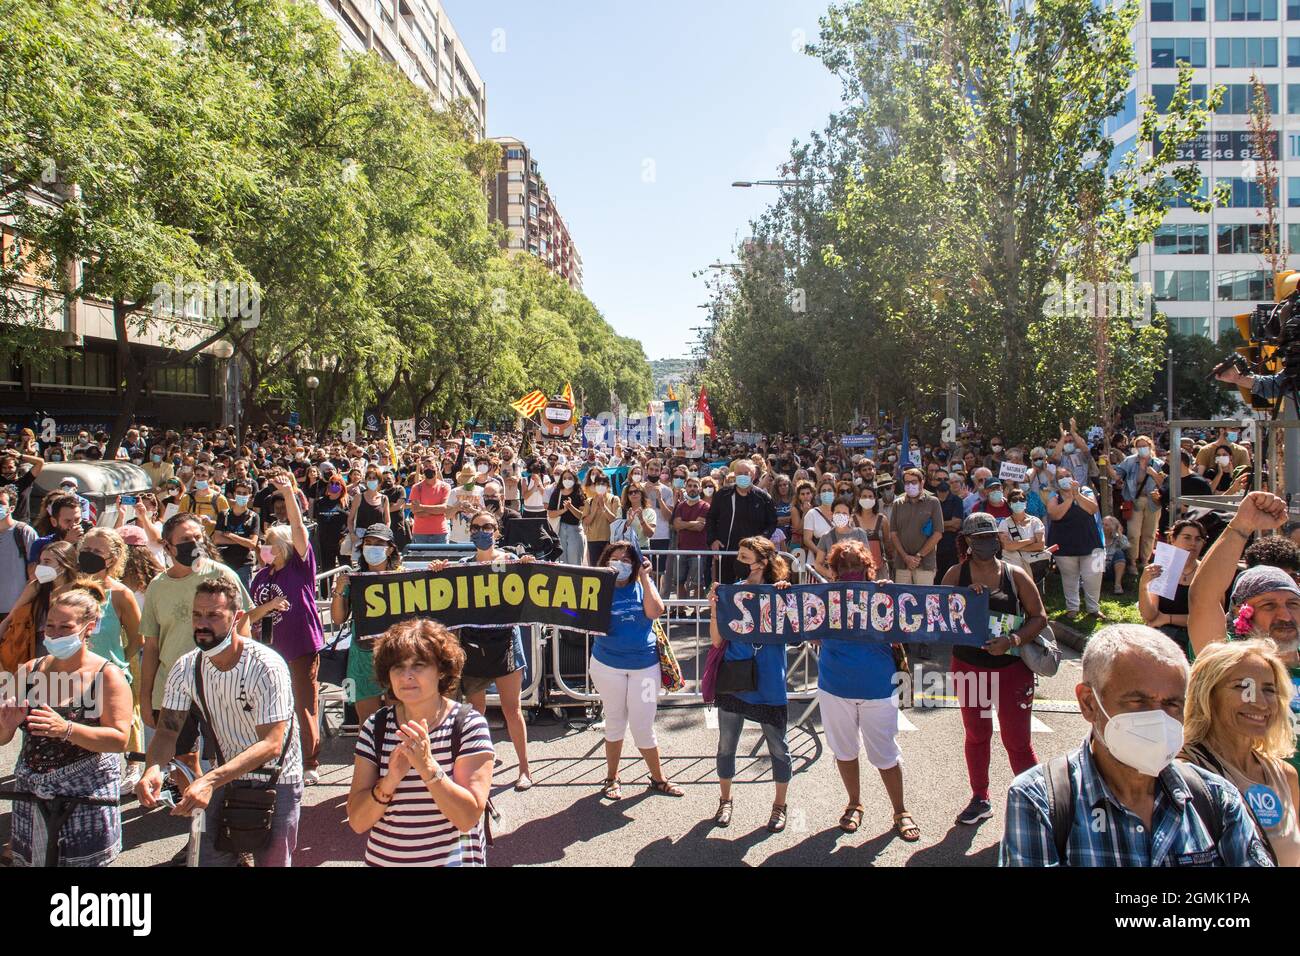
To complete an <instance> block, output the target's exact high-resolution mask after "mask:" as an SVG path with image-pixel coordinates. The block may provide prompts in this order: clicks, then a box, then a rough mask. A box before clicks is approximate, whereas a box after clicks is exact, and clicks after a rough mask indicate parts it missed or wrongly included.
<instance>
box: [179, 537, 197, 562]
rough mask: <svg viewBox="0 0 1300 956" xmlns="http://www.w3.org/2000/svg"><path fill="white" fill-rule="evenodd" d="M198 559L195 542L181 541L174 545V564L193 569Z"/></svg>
mask: <svg viewBox="0 0 1300 956" xmlns="http://www.w3.org/2000/svg"><path fill="white" fill-rule="evenodd" d="M198 557H199V545H198V542H196V541H182V542H181V543H180V544H178V545H176V563H177V564H179V565H180V566H181V567H184V568H192V567H194V562H195V561H197V560H198Z"/></svg>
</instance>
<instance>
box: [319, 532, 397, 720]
mask: <svg viewBox="0 0 1300 956" xmlns="http://www.w3.org/2000/svg"><path fill="white" fill-rule="evenodd" d="M358 552H359V553H358V556H357V562H356V566H357V573H358V574H382V573H383V572H385V571H401V570H402V552H401V551H399V550H397V544H396V542H394V540H393V529H392V528H391V527H389V526H388V525H386V524H382V523H381V524H373V525H371V526H370V527H369V528H366V530H365V536H364V537H363V538H362V539H361V547H360V548H359V549H358ZM350 591H351V577H350V575H349V574H348V573H347V572H344V573H342V574H340V575H339V576H338V577H336V578H335V579H334V598H333V600H332V601H331V602H330V620H332V621H333V622H334V626H335V627H342V626H343V625H344V623H346V622H347V620H348V618H349V617H351V616H352V605H351V602H350V601H349V592H350ZM375 640H376V638H374V637H367V638H359V637H357V636H356V635H355V633H354V634H353V637H352V643H351V644H350V645H349V647H348V673H347V679H348V680H350V681H352V701H353V705H354V706H355V707H356V709H357V722H358V723H359V724H364V723H365V722H366V718H367V717H369V716H370V715H371V714H373V713H374V712H375V711H377V710H378V709H379V705H380V703H381V702H382V701H383V696H384V688H383V685H382V684H381V683H380V681H379V677H378V676H377V675H376V674H375V657H374V644H375Z"/></svg>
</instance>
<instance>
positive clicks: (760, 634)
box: [718, 582, 990, 647]
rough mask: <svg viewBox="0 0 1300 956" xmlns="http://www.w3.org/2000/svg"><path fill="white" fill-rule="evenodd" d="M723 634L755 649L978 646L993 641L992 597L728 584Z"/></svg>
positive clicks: (868, 586)
mask: <svg viewBox="0 0 1300 956" xmlns="http://www.w3.org/2000/svg"><path fill="white" fill-rule="evenodd" d="M718 631H719V632H720V633H721V634H722V637H723V638H724V639H725V640H734V641H744V642H746V643H750V644H798V643H800V642H802V641H821V640H826V639H827V638H830V639H833V640H840V641H860V642H863V643H869V644H901V643H924V644H964V645H967V646H969V647H981V646H983V645H984V644H985V642H987V641H988V640H989V638H990V635H989V596H988V594H987V592H984V593H980V594H976V593H975V592H974V591H972V590H970V589H969V588H947V587H940V586H925V585H919V584H916V585H913V584H874V583H871V582H845V583H842V584H799V585H794V586H791V587H788V588H781V589H778V588H776V587H775V586H773V585H771V584H726V585H722V586H721V587H719V588H718Z"/></svg>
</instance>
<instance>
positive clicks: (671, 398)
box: [668, 385, 677, 402]
mask: <svg viewBox="0 0 1300 956" xmlns="http://www.w3.org/2000/svg"><path fill="white" fill-rule="evenodd" d="M668 401H670V402H675V401H677V393H676V392H674V391H673V387H672V386H671V385H669V386H668Z"/></svg>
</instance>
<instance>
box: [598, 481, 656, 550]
mask: <svg viewBox="0 0 1300 956" xmlns="http://www.w3.org/2000/svg"><path fill="white" fill-rule="evenodd" d="M623 518H624V522H625V523H624V524H623V525H622V526H621V527H620V528H619V529H618V530H619V531H620V533H619V534H618V535H617V536H616V535H614V533H613V531H611V532H610V540H611V541H618V540H621V539H627V540H631V538H632V535H636V543H637V547H639V548H642V549H644V550H647V551H648V550H649V549H650V539H651V538H652V537H654V533H655V528H656V527H657V526H658V523H659V519H658V517H657V515H656V514H655V509H654V508H651V507H648V506H647V505H646V500H645V488H644V487H643V486H642V485H639V484H637V483H635V482H631V481H629V482H628V483H627V484H626V485H625V486H624V487H623Z"/></svg>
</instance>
